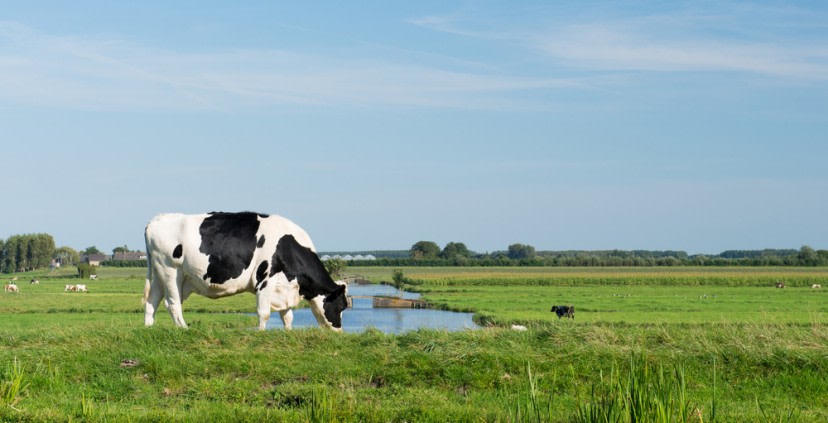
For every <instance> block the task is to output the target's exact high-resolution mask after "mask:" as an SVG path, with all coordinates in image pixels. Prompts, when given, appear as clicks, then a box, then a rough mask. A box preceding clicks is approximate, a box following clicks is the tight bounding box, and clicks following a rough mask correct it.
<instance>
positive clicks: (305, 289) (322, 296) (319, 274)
mask: <svg viewBox="0 0 828 423" xmlns="http://www.w3.org/2000/svg"><path fill="white" fill-rule="evenodd" d="M272 264H273V265H272V266H271V270H270V271H271V276H272V275H273V274H275V273H277V272H283V273H284V274H285V276H286V277H287V279H288V280H297V281H298V283H299V295H301V296H302V297H303V298H305V299H306V300H308V302H310V303H311V310H312V311H313V313H314V315H315V316H316V320H317V321H318V323H319V325H320V326H323V327H327V328H329V329H333V330H335V331H341V330H342V312H343V311H344V310H345V309H346V308H348V299H347V298H346V292H347V286H346V285H345V284H343V283H341V282H334V280H333V279H331V276H330V275H329V274H328V272H327V270H325V266H324V265H323V264H322V261H321V260H320V259H319V256H317V255H316V253H315V252H314V251H313V250H311V249H310V248H308V247H305V246H303V245H301V244H300V243H299V242H298V241H297V240H296V238H295V237H294V236H293V235H290V234H288V235H284V236H283V237H282V238H280V239H279V242H278V244H277V246H276V252H275V253H274V254H273V260H272Z"/></svg>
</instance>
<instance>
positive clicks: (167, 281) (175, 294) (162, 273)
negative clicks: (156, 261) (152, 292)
mask: <svg viewBox="0 0 828 423" xmlns="http://www.w3.org/2000/svg"><path fill="white" fill-rule="evenodd" d="M155 271H157V272H158V273H159V275H158V276H159V278H160V279H161V281H162V285H163V287H164V305H165V306H167V311H169V312H170V317H172V320H173V323H174V324H175V325H176V326H178V327H181V328H186V327H187V322H185V321H184V314H183V309H182V308H181V301H182V298H181V287H182V285H183V283H184V275H183V274H182V272H180V271H178V269H175V268H172V267H165V268H164V269H163V270H160V269H157V268H156V270H155Z"/></svg>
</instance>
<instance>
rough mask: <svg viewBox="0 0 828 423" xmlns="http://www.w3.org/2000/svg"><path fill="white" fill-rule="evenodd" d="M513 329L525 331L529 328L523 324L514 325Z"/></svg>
mask: <svg viewBox="0 0 828 423" xmlns="http://www.w3.org/2000/svg"><path fill="white" fill-rule="evenodd" d="M512 330H516V331H521V332H524V331H527V330H529V329H527V328H526V326H523V325H512Z"/></svg>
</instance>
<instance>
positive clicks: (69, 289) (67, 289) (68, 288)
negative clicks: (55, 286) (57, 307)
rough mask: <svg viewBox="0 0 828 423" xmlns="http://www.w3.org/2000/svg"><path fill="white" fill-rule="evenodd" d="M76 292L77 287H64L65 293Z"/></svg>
mask: <svg viewBox="0 0 828 423" xmlns="http://www.w3.org/2000/svg"><path fill="white" fill-rule="evenodd" d="M76 290H77V288H75V285H64V286H63V291H64V292H68V291H76Z"/></svg>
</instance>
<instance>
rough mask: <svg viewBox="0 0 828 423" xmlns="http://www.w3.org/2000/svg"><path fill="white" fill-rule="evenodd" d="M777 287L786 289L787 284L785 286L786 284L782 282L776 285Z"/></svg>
mask: <svg viewBox="0 0 828 423" xmlns="http://www.w3.org/2000/svg"><path fill="white" fill-rule="evenodd" d="M776 287H777V288H784V287H785V284H784V283H782V282H777V283H776Z"/></svg>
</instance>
